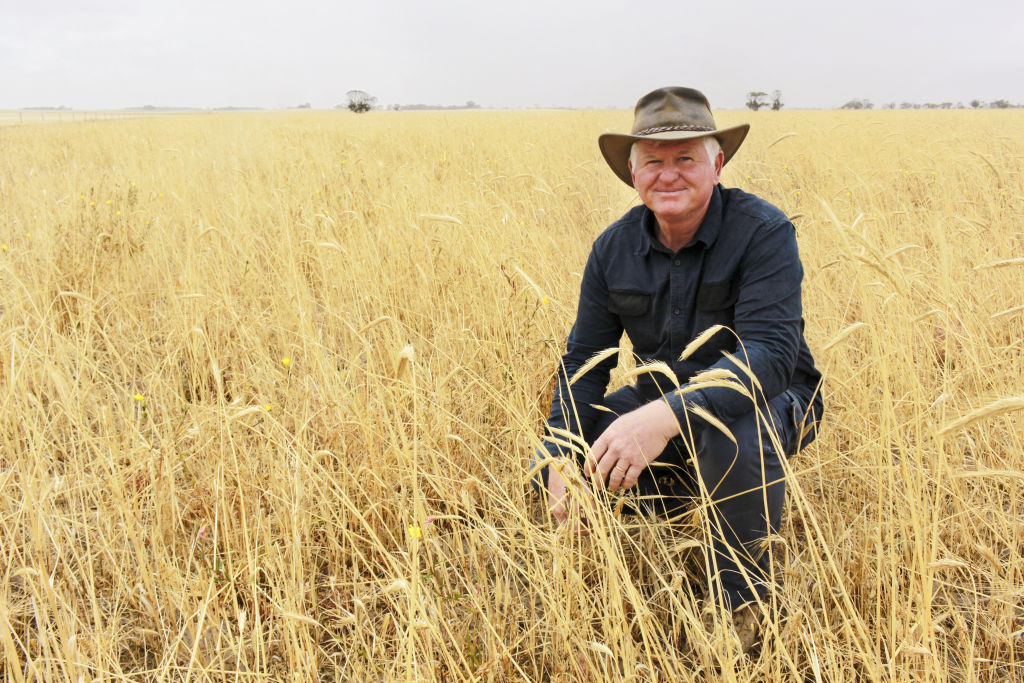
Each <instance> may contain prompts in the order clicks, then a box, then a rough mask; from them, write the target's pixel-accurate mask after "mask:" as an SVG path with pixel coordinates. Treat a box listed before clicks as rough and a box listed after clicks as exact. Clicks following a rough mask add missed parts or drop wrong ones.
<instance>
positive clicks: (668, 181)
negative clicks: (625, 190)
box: [629, 138, 724, 226]
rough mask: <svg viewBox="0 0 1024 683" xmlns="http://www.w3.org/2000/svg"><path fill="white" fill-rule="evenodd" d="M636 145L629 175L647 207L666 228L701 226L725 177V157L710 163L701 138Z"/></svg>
mask: <svg viewBox="0 0 1024 683" xmlns="http://www.w3.org/2000/svg"><path fill="white" fill-rule="evenodd" d="M636 144H637V146H638V149H637V150H636V153H635V154H634V155H633V159H631V160H630V164H629V172H630V174H631V175H632V176H633V187H635V188H636V191H637V193H638V194H639V195H640V199H641V200H642V201H643V203H644V204H646V205H647V208H649V209H650V210H651V211H653V212H654V215H655V216H657V217H658V221H659V222H661V223H662V224H663V225H664V224H667V225H676V224H684V225H689V226H692V225H697V224H699V223H700V221H702V220H703V219H704V214H705V213H706V212H707V207H708V203H709V202H710V201H711V193H712V191H713V190H714V189H715V185H717V184H718V179H719V176H720V175H721V173H722V163H723V159H724V157H723V156H722V153H721V152H719V153H718V154H717V155H715V158H714V159H708V153H707V150H706V149H705V147H704V140H702V139H699V138H698V139H695V140H680V141H678V142H667V143H655V142H646V141H641V142H638V143H636Z"/></svg>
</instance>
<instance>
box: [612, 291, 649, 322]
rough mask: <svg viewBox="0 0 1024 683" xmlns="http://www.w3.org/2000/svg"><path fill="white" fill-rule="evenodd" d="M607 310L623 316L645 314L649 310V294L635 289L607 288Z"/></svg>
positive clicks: (631, 316)
mask: <svg viewBox="0 0 1024 683" xmlns="http://www.w3.org/2000/svg"><path fill="white" fill-rule="evenodd" d="M608 310H609V311H611V312H612V313H614V314H616V315H618V316H621V317H624V318H638V317H640V316H644V315H647V314H648V313H650V311H651V294H650V292H640V291H637V290H621V289H612V290H609V292H608Z"/></svg>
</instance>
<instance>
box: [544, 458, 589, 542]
mask: <svg viewBox="0 0 1024 683" xmlns="http://www.w3.org/2000/svg"><path fill="white" fill-rule="evenodd" d="M548 509H550V510H551V514H553V515H554V516H555V519H557V520H558V523H559V524H562V525H567V526H571V527H572V529H573V531H575V532H576V533H577V534H579V535H581V536H588V535H590V531H588V530H587V526H586V524H587V520H586V518H585V517H583V515H582V511H581V510H580V506H579V503H578V502H576V501H574V500H573V499H572V495H571V494H570V493H569V489H568V487H566V485H565V479H563V478H562V475H561V474H559V472H558V468H557V467H556V466H554V465H548Z"/></svg>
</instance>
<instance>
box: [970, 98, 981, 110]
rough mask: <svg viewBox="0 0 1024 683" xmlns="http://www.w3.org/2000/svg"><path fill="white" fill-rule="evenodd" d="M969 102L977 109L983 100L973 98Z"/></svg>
mask: <svg viewBox="0 0 1024 683" xmlns="http://www.w3.org/2000/svg"><path fill="white" fill-rule="evenodd" d="M969 104H970V105H971V109H977V108H978V107H980V106H981V100H979V99H973V100H971V101H970V102H969Z"/></svg>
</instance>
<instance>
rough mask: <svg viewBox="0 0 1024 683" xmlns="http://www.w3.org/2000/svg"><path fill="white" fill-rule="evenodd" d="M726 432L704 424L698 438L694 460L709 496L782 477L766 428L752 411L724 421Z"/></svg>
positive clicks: (754, 485)
mask: <svg viewBox="0 0 1024 683" xmlns="http://www.w3.org/2000/svg"><path fill="white" fill-rule="evenodd" d="M727 426H728V429H729V433H728V434H726V433H724V432H722V431H720V430H718V429H716V428H715V427H712V426H710V425H709V426H706V427H705V428H704V430H703V432H702V434H701V435H700V437H699V439H698V443H697V446H698V449H697V450H698V452H697V464H698V467H699V470H700V475H701V479H703V481H704V485H705V486H706V487H707V489H708V491H712V492H715V493H714V494H713V497H715V498H718V497H720V496H722V495H735V494H737V493H741V492H743V491H751V490H754V489H758V488H760V487H762V486H763V485H765V484H768V483H771V482H775V481H778V480H781V479H782V478H783V471H782V462H781V460H780V457H779V454H778V452H777V449H776V447H775V444H773V442H772V438H771V436H770V433H769V429H768V428H766V426H765V425H763V424H761V420H760V419H759V418H758V417H757V416H756V415H755V414H753V413H751V414H748V415H744V416H742V417H740V418H739V419H737V420H735V421H733V422H732V423H731V424H729V425H727Z"/></svg>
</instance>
